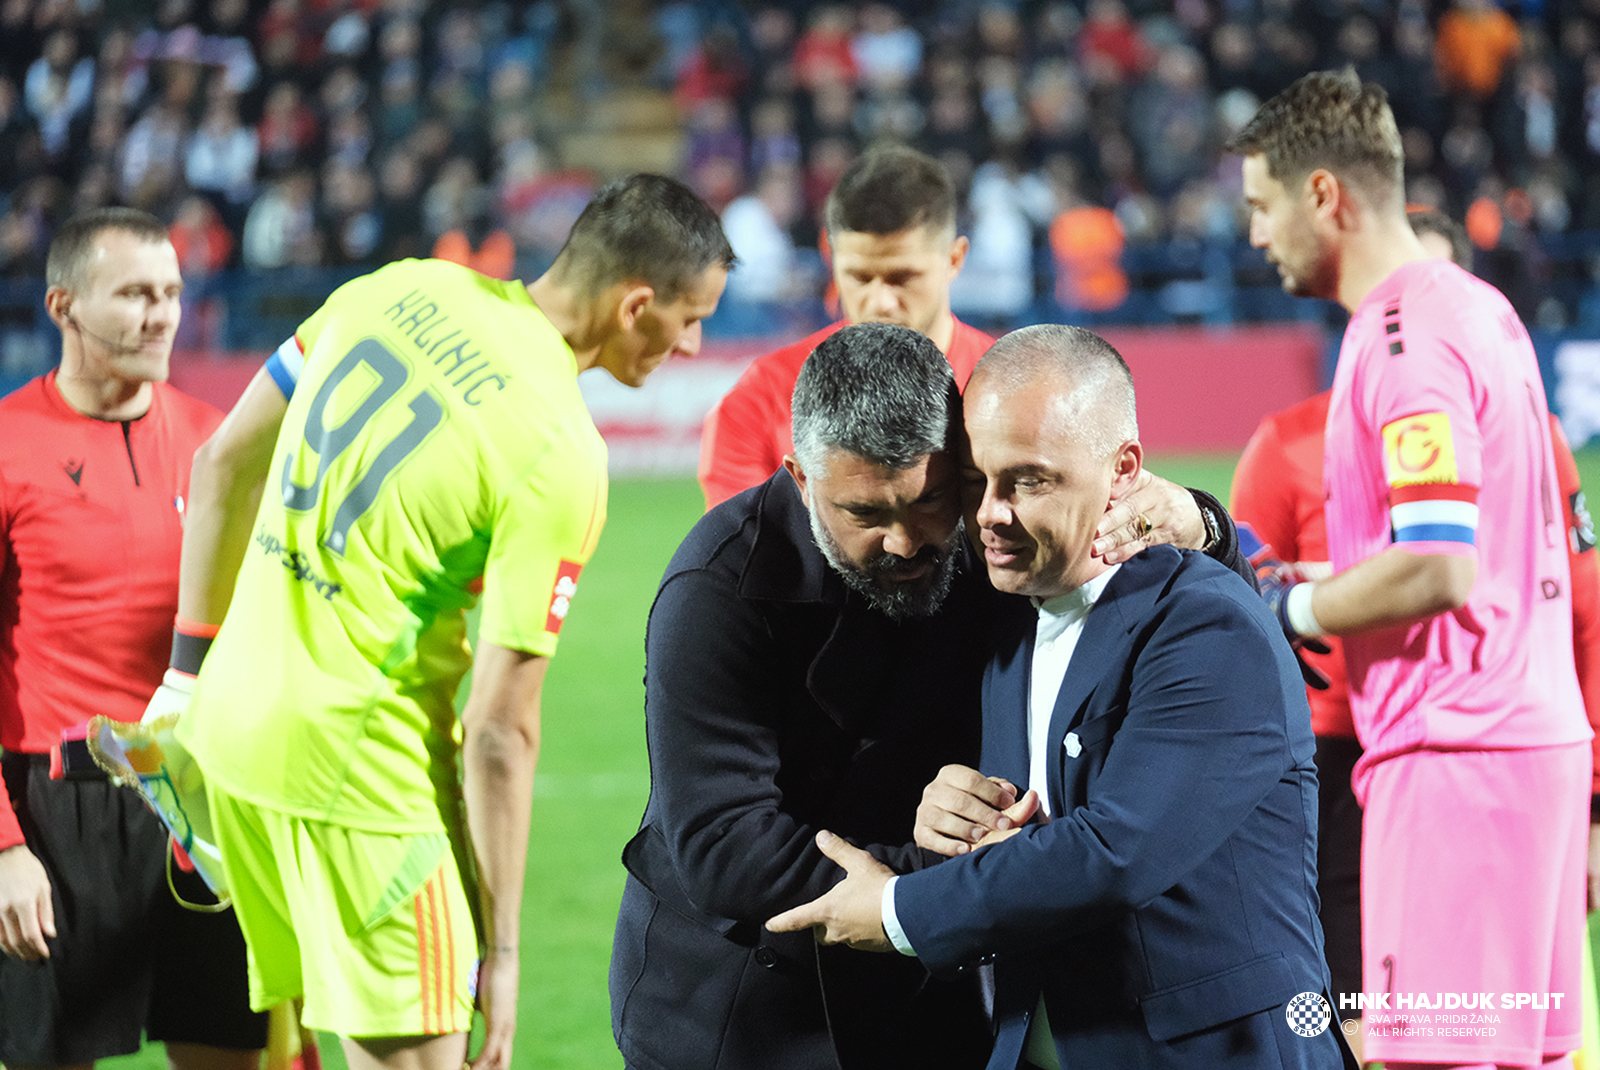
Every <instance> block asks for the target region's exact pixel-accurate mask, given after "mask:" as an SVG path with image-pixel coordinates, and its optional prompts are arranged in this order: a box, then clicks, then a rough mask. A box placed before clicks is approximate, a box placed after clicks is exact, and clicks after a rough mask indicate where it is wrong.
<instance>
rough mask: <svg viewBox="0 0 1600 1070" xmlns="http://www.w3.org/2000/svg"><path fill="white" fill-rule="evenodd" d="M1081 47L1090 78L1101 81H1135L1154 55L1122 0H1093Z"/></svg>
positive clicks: (1081, 53)
mask: <svg viewBox="0 0 1600 1070" xmlns="http://www.w3.org/2000/svg"><path fill="white" fill-rule="evenodd" d="M1078 50H1079V57H1080V58H1081V59H1082V61H1083V65H1084V69H1085V71H1086V73H1087V74H1088V76H1089V78H1090V80H1091V81H1097V82H1104V81H1112V82H1130V81H1133V80H1134V79H1136V78H1138V77H1140V76H1141V75H1143V74H1144V72H1145V69H1146V68H1147V67H1149V66H1150V63H1151V61H1152V59H1153V58H1154V56H1153V53H1152V50H1151V48H1150V45H1149V43H1148V42H1146V41H1145V39H1144V35H1143V34H1142V33H1140V31H1139V27H1138V26H1137V25H1135V24H1134V22H1133V20H1132V19H1130V18H1129V17H1128V9H1127V7H1126V6H1125V5H1124V4H1123V3H1122V0H1090V3H1089V17H1088V18H1087V20H1085V22H1084V25H1083V31H1082V32H1081V33H1080V34H1079V35H1078Z"/></svg>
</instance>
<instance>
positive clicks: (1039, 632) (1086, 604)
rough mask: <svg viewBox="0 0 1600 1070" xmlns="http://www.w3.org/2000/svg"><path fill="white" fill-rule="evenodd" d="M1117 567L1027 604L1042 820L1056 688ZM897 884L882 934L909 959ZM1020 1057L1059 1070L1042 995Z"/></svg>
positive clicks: (1031, 749)
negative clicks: (1033, 615)
mask: <svg viewBox="0 0 1600 1070" xmlns="http://www.w3.org/2000/svg"><path fill="white" fill-rule="evenodd" d="M1121 567H1122V566H1121V565H1112V566H1111V567H1110V568H1108V569H1106V571H1104V572H1102V573H1101V574H1100V575H1098V576H1096V577H1095V578H1094V579H1092V580H1090V581H1089V582H1087V583H1085V584H1083V585H1082V586H1080V587H1077V588H1075V589H1074V590H1071V591H1068V592H1067V593H1066V594H1062V595H1057V596H1056V597H1054V598H1047V599H1045V600H1043V601H1040V600H1039V599H1037V598H1034V599H1031V601H1032V602H1033V604H1034V608H1036V609H1037V610H1038V611H1039V621H1038V623H1037V624H1036V625H1035V626H1034V632H1033V665H1032V668H1031V669H1030V671H1029V673H1028V783H1027V787H1028V788H1033V789H1034V790H1036V791H1038V793H1039V806H1040V809H1042V810H1043V811H1044V813H1045V814H1046V815H1049V814H1050V793H1049V791H1048V790H1047V787H1046V785H1047V773H1046V770H1048V769H1049V764H1048V762H1049V758H1050V755H1049V747H1048V746H1047V745H1046V744H1047V743H1048V742H1049V738H1050V717H1051V715H1052V714H1053V713H1054V712H1055V708H1056V697H1057V695H1059V694H1060V693H1061V683H1062V681H1063V680H1065V679H1066V675H1067V666H1068V665H1069V664H1070V663H1071V662H1072V654H1073V651H1075V650H1077V649H1078V640H1079V638H1081V637H1082V635H1083V623H1084V621H1085V620H1087V619H1088V617H1089V610H1091V609H1093V608H1094V604H1095V602H1096V601H1098V600H1099V598H1100V595H1101V594H1102V593H1104V591H1105V589H1106V585H1107V584H1109V583H1110V582H1111V577H1112V576H1115V575H1116V574H1117V570H1118V569H1120V568H1121ZM1076 743H1077V737H1076V736H1075V735H1073V734H1071V733H1068V734H1067V737H1066V739H1065V740H1064V741H1063V746H1065V748H1066V749H1067V752H1068V755H1069V756H1070V757H1074V758H1075V757H1077V754H1076V753H1074V748H1075V745H1076ZM1024 790H1026V789H1024ZM899 880H900V878H899V877H890V878H889V882H888V883H887V884H886V885H884V888H883V904H882V913H883V931H884V933H885V934H886V935H887V936H888V937H889V942H890V943H892V944H893V945H894V946H895V949H896V950H898V951H899V952H900V953H901V954H902V955H915V954H916V951H915V949H913V948H912V946H911V941H910V940H908V939H907V938H906V932H905V930H904V929H903V928H901V927H900V919H899V917H898V916H897V915H896V914H895V909H894V887H895V885H896V884H897V883H898V882H899ZM1026 1054H1027V1057H1028V1058H1029V1059H1030V1060H1031V1061H1032V1062H1034V1063H1036V1064H1037V1065H1039V1066H1041V1067H1043V1068H1044V1070H1060V1065H1061V1064H1060V1062H1059V1061H1058V1060H1057V1058H1056V1048H1055V1043H1054V1042H1053V1041H1052V1040H1051V1036H1050V1020H1049V1018H1048V1017H1047V1016H1046V1015H1045V1009H1044V997H1043V996H1042V995H1041V996H1040V997H1039V1006H1038V1008H1037V1009H1036V1010H1035V1011H1034V1015H1033V1021H1032V1023H1031V1024H1030V1026H1029V1028H1028V1044H1027V1048H1026Z"/></svg>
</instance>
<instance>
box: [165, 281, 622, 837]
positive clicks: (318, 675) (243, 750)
mask: <svg viewBox="0 0 1600 1070" xmlns="http://www.w3.org/2000/svg"><path fill="white" fill-rule="evenodd" d="M296 338H297V340H298V342H299V347H300V349H301V351H302V352H303V354H304V362H305V363H304V370H303V372H302V373H301V375H300V379H299V383H298V385H297V386H295V387H294V392H293V396H292V398H291V400H290V403H289V408H288V412H287V413H286V415H285V417H284V421H283V426H282V429H281V431H280V433H279V435H278V442H277V446H276V448H275V453H274V455H273V467H272V471H271V473H270V474H269V475H268V477H267V485H266V490H265V491H264V492H263V495H262V503H261V509H260V512H259V514H258V515H257V518H256V523H255V528H254V533H253V538H252V540H251V544H250V548H249V550H248V551H247V553H246V556H245V560H244V563H243V565H242V566H241V567H240V570H239V580H238V585H237V587H236V588H235V591H234V596H233V602H232V603H231V606H230V608H229V610H228V617H227V620H226V622H225V623H224V625H223V627H222V630H221V632H220V634H219V635H218V636H217V639H216V642H215V644H214V645H213V647H212V649H211V652H210V654H209V655H208V656H207V658H206V663H205V666H204V669H203V671H202V672H201V674H200V678H199V680H198V682H197V683H196V689H195V698H194V703H193V705H192V706H191V707H190V710H189V712H188V713H187V714H186V715H185V716H184V718H183V720H182V723H181V726H180V729H179V737H180V739H181V740H182V741H183V742H184V743H185V744H186V745H187V746H188V747H189V748H190V749H191V751H192V752H193V753H194V755H195V757H196V759H197V760H198V761H199V763H200V766H201V768H202V770H203V771H204V772H205V775H206V778H207V780H208V782H215V783H217V784H218V785H220V786H221V787H223V788H224V789H225V790H227V791H228V792H230V793H232V794H233V795H236V796H238V797H240V798H243V799H247V800H249V801H251V802H254V803H256V804H257V805H260V806H265V807H269V808H272V809H275V810H279V811H282V812H284V813H288V814H293V815H296V816H300V817H304V818H308V819H311V820H318V821H328V822H333V823H336V824H340V825H344V826H346V827H349V828H355V829H366V830H369V831H374V832H427V831H435V830H440V829H444V828H447V827H449V824H448V823H453V822H454V820H455V819H454V814H455V810H454V808H453V805H450V801H451V800H454V799H457V798H459V787H458V777H457V764H456V755H457V752H458V750H459V747H460V742H461V730H460V725H459V722H458V721H457V718H456V715H455V707H454V699H455V694H456V688H457V686H458V685H459V683H460V681H461V677H462V675H463V674H464V673H465V672H466V670H467V668H468V666H469V665H470V664H471V652H470V651H469V649H468V646H467V640H466V627H465V621H464V617H463V614H464V611H465V610H466V609H467V608H469V607H470V606H471V605H472V604H473V603H474V602H475V601H476V599H477V594H476V592H477V591H478V590H479V589H480V584H481V590H482V592H483V614H482V617H481V620H480V624H479V635H480V637H481V638H483V639H485V640H489V641H492V642H495V643H498V644H500V645H502V646H506V647H511V648H514V649H518V650H527V651H531V652H533V653H536V654H545V655H548V654H550V653H552V652H553V651H554V650H555V648H556V636H557V633H558V632H559V630H560V627H561V622H562V620H563V618H564V617H565V616H566V611H567V606H568V604H569V602H570V599H571V597H572V593H573V591H574V589H575V588H576V584H577V579H578V573H579V571H580V570H581V568H582V567H583V564H584V563H585V562H586V561H587V560H588V559H589V555H590V553H591V552H592V551H593V549H594V545H595V541H596V539H597V538H598V537H599V534H600V528H601V526H602V525H603V524H604V522H605V500H606V471H605V465H606V458H605V444H604V442H603V441H602V440H601V438H600V435H599V433H598V432H597V431H596V430H595V427H594V422H593V421H592V420H591V419H590V417H589V413H588V410H587V409H586V408H585V407H584V405H583V401H582V398H581V397H580V395H579V392H578V385H577V363H576V360H575V358H574V357H573V354H572V350H571V349H570V348H569V347H568V346H567V344H566V342H565V341H564V340H563V339H562V337H561V335H560V334H559V333H558V332H557V331H556V329H555V328H554V327H553V326H552V325H551V323H550V321H549V320H547V319H546V318H545V317H544V315H543V314H542V313H540V311H539V310H538V309H537V308H536V307H535V306H534V304H533V302H532V300H531V299H530V298H529V296H528V292H527V290H526V289H525V288H524V287H523V286H522V285H521V284H520V283H516V282H500V281H497V280H495V279H489V278H486V277H484V276H482V275H479V274H477V273H476V272H473V271H470V270H468V269H466V268H463V267H458V266H456V265H453V264H449V263H445V262H443V261H435V260H407V261H403V262H400V263H396V264H392V265H390V266H388V267H385V268H382V269H380V270H378V271H376V272H374V273H372V274H370V275H367V276H364V277H362V278H359V279H356V280H355V281H353V282H351V283H348V284H347V285H345V286H342V287H340V288H339V289H338V290H337V291H336V292H335V293H334V294H333V295H332V296H331V297H330V298H329V299H328V301H327V303H326V304H324V305H323V306H322V308H321V309H319V310H318V311H317V312H316V313H315V314H314V315H313V316H312V317H311V318H310V319H309V320H307V321H306V322H305V324H304V325H302V327H301V328H300V330H299V331H298V332H297V333H296ZM441 810H444V811H446V814H447V815H448V816H445V815H442V814H441ZM447 822H448V823H447Z"/></svg>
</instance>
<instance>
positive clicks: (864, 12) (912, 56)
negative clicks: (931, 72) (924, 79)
mask: <svg viewBox="0 0 1600 1070" xmlns="http://www.w3.org/2000/svg"><path fill="white" fill-rule="evenodd" d="M850 56H851V58H852V59H854V60H855V65H856V71H857V72H858V74H859V77H860V79H861V84H862V85H863V86H864V87H866V88H867V89H869V90H870V89H882V90H891V91H893V90H902V89H904V88H905V87H906V86H908V85H910V84H911V81H912V79H914V78H915V77H916V76H917V71H918V70H919V69H920V68H921V67H922V38H921V37H920V36H918V34H917V32H916V31H915V30H913V29H912V28H911V27H909V26H907V25H906V24H905V20H904V19H903V18H901V16H900V12H898V11H896V10H895V9H894V8H893V7H890V6H889V5H888V4H884V3H873V4H867V5H866V6H865V7H863V8H861V9H860V11H859V13H858V14H857V29H856V33H855V36H854V37H852V38H851V39H850Z"/></svg>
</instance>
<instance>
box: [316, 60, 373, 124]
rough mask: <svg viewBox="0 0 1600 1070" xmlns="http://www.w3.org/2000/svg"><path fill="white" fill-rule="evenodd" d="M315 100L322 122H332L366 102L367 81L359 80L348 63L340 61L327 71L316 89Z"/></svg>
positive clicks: (359, 108) (353, 68)
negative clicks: (319, 109) (319, 108)
mask: <svg viewBox="0 0 1600 1070" xmlns="http://www.w3.org/2000/svg"><path fill="white" fill-rule="evenodd" d="M317 102H318V104H319V105H320V107H321V110H322V117H323V120H324V122H329V123H331V122H333V121H334V120H335V119H338V118H339V117H340V116H342V115H348V114H349V113H351V112H357V111H360V110H361V109H362V107H363V106H365V104H366V103H367V83H366V82H364V81H362V80H361V76H360V75H359V74H357V73H356V69H355V67H354V66H352V65H351V64H349V63H341V64H339V65H338V66H337V67H334V68H333V69H332V70H331V71H329V72H328V74H327V76H326V77H324V78H323V79H322V85H321V87H320V88H319V89H318V90H317Z"/></svg>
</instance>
